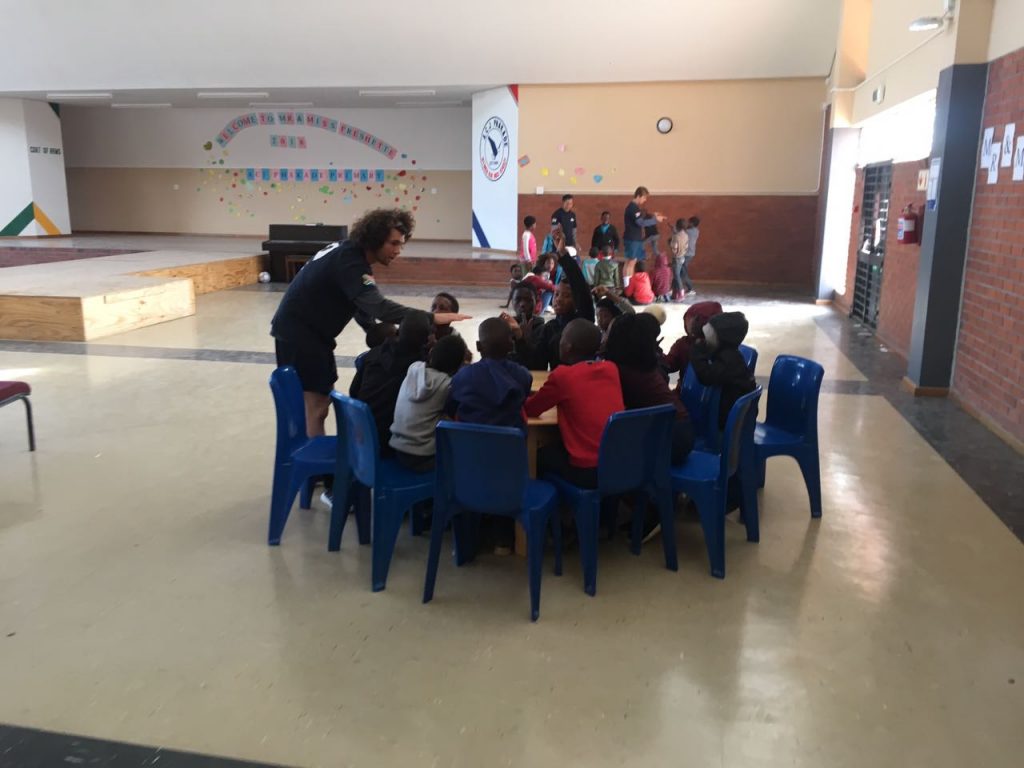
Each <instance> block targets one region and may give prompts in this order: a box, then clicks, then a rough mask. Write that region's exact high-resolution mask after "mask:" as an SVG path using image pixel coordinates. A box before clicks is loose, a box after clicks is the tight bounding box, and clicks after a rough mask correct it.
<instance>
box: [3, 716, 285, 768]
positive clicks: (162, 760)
mask: <svg viewBox="0 0 1024 768" xmlns="http://www.w3.org/2000/svg"><path fill="white" fill-rule="evenodd" d="M75 765H83V766H108V765H113V766H119V767H122V768H132V766H139V767H140V768H141V766H154V765H159V766H164V767H166V768H280V766H276V765H273V764H271V763H253V762H249V761H246V760H234V759H231V758H227V757H217V756H215V755H203V754H199V753H196V752H179V751H177V750H173V749H163V748H161V747H149V746H142V745H139V744H128V743H125V742H121V741H110V740H107V739H95V738H90V737H86V736H76V735H73V734H70V733H57V732H56V731H44V730H42V729H39V728H25V727H22V726H17V725H5V724H2V723H0V768H52V766H75Z"/></svg>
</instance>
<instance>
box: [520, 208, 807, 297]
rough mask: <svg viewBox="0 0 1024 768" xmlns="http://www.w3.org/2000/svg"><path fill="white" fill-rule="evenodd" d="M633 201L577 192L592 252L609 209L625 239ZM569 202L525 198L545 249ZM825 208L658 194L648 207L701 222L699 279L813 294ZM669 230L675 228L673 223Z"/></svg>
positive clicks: (583, 233) (523, 212)
mask: <svg viewBox="0 0 1024 768" xmlns="http://www.w3.org/2000/svg"><path fill="white" fill-rule="evenodd" d="M629 201H630V196H629V195H590V194H587V195H584V194H579V195H576V220H577V222H578V223H579V236H580V241H581V242H582V244H583V245H584V247H585V248H589V247H590V237H591V234H592V233H593V231H594V227H596V226H597V225H598V224H599V223H600V220H601V211H604V210H608V211H611V214H612V223H613V224H614V225H615V227H616V229H618V230H619V235H620V236H621V235H622V223H623V222H622V216H623V212H624V211H625V209H626V205H627V204H628V203H629ZM561 204H562V196H561V195H520V196H519V222H520V225H521V224H522V220H523V217H525V216H527V215H530V216H536V217H537V234H538V245H539V244H540V243H541V242H543V239H544V237H545V236H546V235H547V233H548V231H549V229H550V221H551V219H550V216H551V212H552V211H554V210H555V209H556V208H557V207H558V206H560V205H561ZM817 204H818V197H817V195H793V196H788V195H720V196H719V195H715V196H707V195H652V196H651V199H650V201H649V203H648V208H649V210H651V211H660V212H662V213H664V214H665V215H666V216H668V217H669V220H670V221H675V220H676V219H677V218H681V217H689V216H699V217H700V219H701V227H700V242H699V243H698V245H697V257H696V259H695V260H694V262H693V266H692V267H691V268H690V275H691V276H692V277H693V279H694V282H696V283H699V282H700V281H701V280H708V281H718V280H721V281H733V282H744V283H764V284H773V285H786V286H791V287H794V288H798V289H800V290H802V291H810V290H813V285H814V277H815V276H814V235H815V212H816V209H817ZM662 229H663V231H665V232H667V231H668V229H667V226H666V225H662ZM665 237H666V242H665V246H664V247H666V248H667V234H666V236H665ZM698 287H699V286H698Z"/></svg>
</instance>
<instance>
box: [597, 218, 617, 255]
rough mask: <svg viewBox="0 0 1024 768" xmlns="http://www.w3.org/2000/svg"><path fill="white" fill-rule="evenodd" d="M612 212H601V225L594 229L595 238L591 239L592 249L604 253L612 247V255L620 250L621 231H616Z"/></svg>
mask: <svg viewBox="0 0 1024 768" xmlns="http://www.w3.org/2000/svg"><path fill="white" fill-rule="evenodd" d="M611 222H612V214H611V212H610V211H602V212H601V223H600V224H598V225H597V226H596V227H594V236H593V237H592V238H591V239H590V247H591V248H597V250H598V253H604V252H605V251H606V250H608V247H609V246H611V249H612V255H614V254H615V253H616V252H617V251H618V250H619V231H618V230H617V229H615V225H614V224H612V223H611Z"/></svg>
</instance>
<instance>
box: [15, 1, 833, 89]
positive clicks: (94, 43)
mask: <svg viewBox="0 0 1024 768" xmlns="http://www.w3.org/2000/svg"><path fill="white" fill-rule="evenodd" d="M840 5H841V0H644V2H642V3H637V4H635V5H633V4H630V3H628V2H623V0H615V2H612V1H611V0H555V1H554V2H552V0H518V1H517V2H515V3H508V2H494V0H491V1H490V2H487V0H433V1H430V0H389V1H388V2H387V3H372V2H353V1H352V0H334V1H330V0H287V1H286V0H263V1H261V2H254V0H175V1H174V2H167V0H90V1H89V2H72V3H69V2H67V0H30V1H29V2H26V1H25V0H2V6H0V7H2V18H3V23H4V27H5V34H4V44H3V45H2V46H0V95H9V96H13V95H19V96H34V97H41V96H42V95H44V94H45V92H46V91H69V90H100V91H114V92H115V95H117V96H118V98H121V97H123V96H125V95H128V96H132V97H134V98H136V99H139V100H145V99H150V100H161V99H163V100H170V101H172V103H175V104H176V105H180V106H195V105H197V103H198V102H196V101H195V100H194V94H193V93H191V92H192V91H195V90H199V89H224V88H230V89H246V88H252V89H260V90H268V91H270V94H271V100H272V101H309V100H313V101H314V102H316V104H317V106H371V105H373V104H379V105H381V106H385V105H387V103H386V102H364V101H360V100H358V97H357V98H356V101H357V102H358V103H352V102H350V101H348V99H350V98H351V97H352V93H351V92H350V91H346V90H344V89H345V88H347V87H348V88H351V87H368V86H392V87H393V86H405V87H409V86H435V85H437V84H445V85H447V86H449V88H451V89H452V90H451V93H452V94H454V96H445V95H439V96H437V97H436V100H447V98H454V97H461V98H465V97H466V96H467V95H468V94H469V93H471V92H472V90H474V89H477V88H479V87H481V86H483V85H487V84H495V83H502V84H503V83H510V82H511V83H575V82H595V83H600V82H637V81H654V80H709V79H712V80H713V79H745V78H764V77H816V76H824V75H825V74H826V73H827V72H828V70H829V66H830V64H831V61H832V55H833V51H834V49H835V41H836V33H837V29H838V19H839V8H840ZM12 32H13V34H12ZM300 88H301V89H307V88H312V89H318V91H317V92H318V93H319V94H320V97H319V98H320V99H322V100H323V101H324V102H325V103H323V104H321V103H320V102H319V101H318V98H313V99H310V98H308V96H309V95H310V94H308V93H306V92H305V91H304V90H303V91H301V92H300V91H299V90H296V89H300ZM172 90H173V91H181V93H180V94H176V95H172V94H171V93H170V91H172ZM438 90H439V94H441V89H438ZM124 91H135V92H136V93H134V94H124V93H122V92H124ZM403 98H404V97H403ZM179 99H185V100H186V102H187V103H185V102H183V101H180V100H179ZM408 100H414V99H408ZM426 100H430V99H426ZM327 102H329V103H327ZM233 103H234V104H236V105H237V104H238V101H234V102H233ZM206 104H208V105H209V106H217V104H215V103H210V102H206Z"/></svg>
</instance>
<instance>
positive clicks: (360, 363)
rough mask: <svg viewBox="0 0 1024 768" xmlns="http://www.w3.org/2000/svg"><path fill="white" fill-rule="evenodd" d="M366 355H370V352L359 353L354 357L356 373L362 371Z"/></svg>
mask: <svg viewBox="0 0 1024 768" xmlns="http://www.w3.org/2000/svg"><path fill="white" fill-rule="evenodd" d="M368 354H370V350H366V351H365V352H360V353H359V354H358V355H356V359H355V366H356V371H357V372H358V371H361V370H363V363H365V362H366V356H367V355H368Z"/></svg>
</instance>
